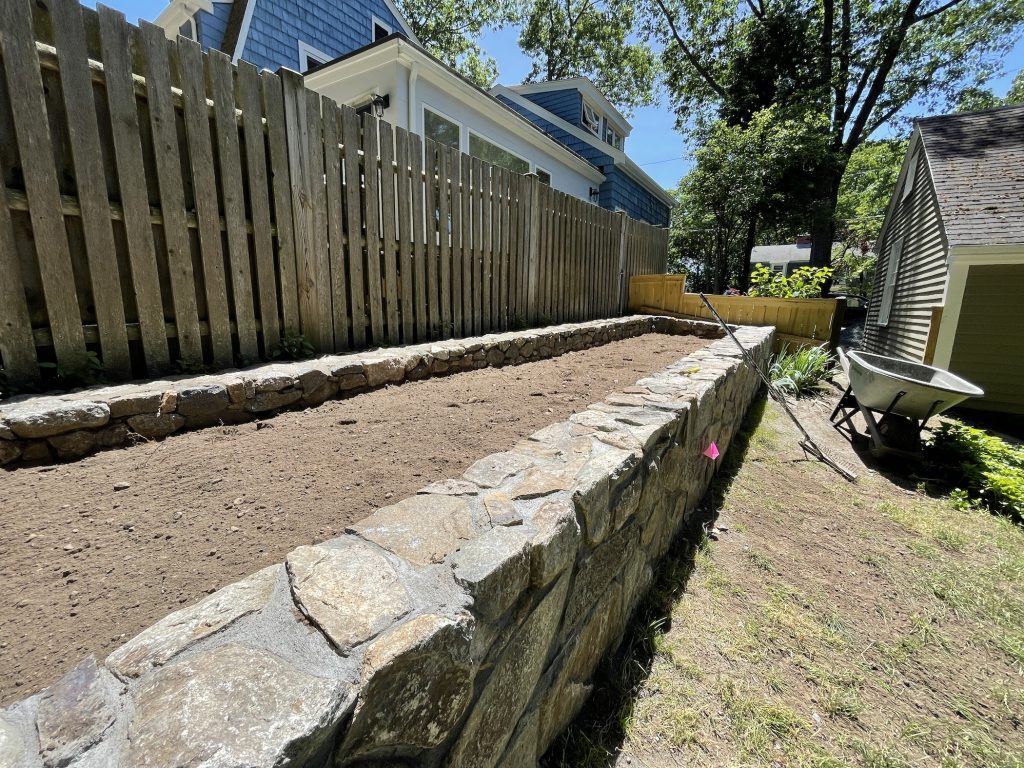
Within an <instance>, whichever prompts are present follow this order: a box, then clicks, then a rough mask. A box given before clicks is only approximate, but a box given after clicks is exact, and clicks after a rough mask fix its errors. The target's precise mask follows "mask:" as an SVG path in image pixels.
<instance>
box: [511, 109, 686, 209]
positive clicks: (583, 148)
mask: <svg viewBox="0 0 1024 768" xmlns="http://www.w3.org/2000/svg"><path fill="white" fill-rule="evenodd" d="M498 99H499V100H500V101H501V102H502V103H504V104H506V105H507V106H509V107H511V108H512V109H514V110H515V111H516V112H518V113H519V114H521V115H522V116H523V117H525V118H526V119H527V120H529V121H530V122H531V123H533V124H534V125H536V126H537V127H539V128H540V129H541V130H542V131H544V133H546V134H547V135H548V136H550V137H551V138H553V139H554V140H555V141H557V142H558V143H559V144H562V145H564V146H566V147H568V148H569V149H571V150H572V151H573V152H575V153H576V154H577V155H579V156H580V157H583V158H584V159H585V160H586V161H587V162H589V163H590V164H591V165H593V166H594V167H595V168H597V169H598V170H599V171H601V173H603V174H604V175H605V181H604V182H603V183H602V184H601V194H600V196H599V198H598V202H599V204H600V205H601V207H602V208H607V209H608V210H610V211H614V210H617V209H621V210H623V211H625V212H626V213H627V214H629V215H630V216H632V217H633V218H634V219H639V220H641V221H646V222H648V223H650V224H654V225H655V226H659V227H667V226H668V222H669V208H668V206H667V205H665V203H663V202H662V201H661V200H660V199H659V198H658V197H657V196H656V195H655V194H654V192H652V191H651V190H649V189H647V187H646V186H644V185H643V184H641V183H640V182H639V181H637V180H636V179H634V178H633V177H632V176H630V175H629V174H627V173H626V172H625V171H623V170H622V169H621V168H618V167H616V166H615V161H614V160H613V159H612V157H611V156H610V155H606V154H605V153H604V152H602V151H601V150H600V149H598V148H597V147H595V146H594V145H592V144H590V143H589V142H586V141H583V140H582V139H580V138H578V137H576V136H573V135H572V134H571V133H569V132H568V131H566V130H565V129H564V128H559V127H558V126H557V125H555V124H554V123H552V122H551V121H549V120H545V119H544V118H543V117H541V116H540V115H538V114H536V113H534V112H532V111H531V110H529V109H527V108H525V107H523V106H522V105H521V104H518V103H516V102H514V101H511V100H510V99H508V98H507V97H505V96H498ZM534 103H536V102H534Z"/></svg>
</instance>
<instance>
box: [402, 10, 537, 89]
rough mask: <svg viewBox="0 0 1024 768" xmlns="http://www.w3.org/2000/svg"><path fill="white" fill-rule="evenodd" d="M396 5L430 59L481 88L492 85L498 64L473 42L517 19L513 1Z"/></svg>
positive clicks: (517, 15)
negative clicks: (487, 31) (443, 64)
mask: <svg viewBox="0 0 1024 768" xmlns="http://www.w3.org/2000/svg"><path fill="white" fill-rule="evenodd" d="M398 6H399V8H400V9H401V11H402V14H403V15H404V16H405V18H406V20H407V21H408V22H409V26H410V27H412V31H413V32H414V33H415V34H416V37H417V38H419V41H420V43H421V44H422V45H423V47H424V48H426V49H427V51H429V52H430V53H431V54H432V55H433V56H436V57H437V58H438V59H440V60H441V61H443V62H444V63H445V64H447V65H448V66H450V67H454V68H455V69H456V70H458V71H459V72H460V73H461V74H462V75H464V76H465V77H467V78H468V79H470V80H472V81H473V82H474V83H476V84H477V85H479V86H480V87H482V88H488V87H490V86H491V85H493V84H494V81H495V80H497V78H498V65H497V62H496V61H495V60H494V59H493V58H492V57H490V56H488V55H487V54H486V53H485V52H484V51H483V49H482V48H481V47H480V46H479V45H478V44H477V42H476V40H477V38H478V37H479V36H480V34H481V33H482V32H483V31H484V30H487V29H498V28H501V27H503V26H505V25H506V24H510V23H512V22H513V21H515V20H516V19H518V18H519V16H520V13H521V9H520V6H519V4H518V2H516V0H494V1H491V0H398Z"/></svg>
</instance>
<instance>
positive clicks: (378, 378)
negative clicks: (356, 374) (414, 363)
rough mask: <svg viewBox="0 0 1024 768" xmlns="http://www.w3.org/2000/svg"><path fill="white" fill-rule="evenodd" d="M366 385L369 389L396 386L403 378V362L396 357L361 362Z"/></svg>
mask: <svg viewBox="0 0 1024 768" xmlns="http://www.w3.org/2000/svg"><path fill="white" fill-rule="evenodd" d="M363 369H364V373H365V375H366V383H367V384H368V385H369V386H371V387H382V386H384V385H385V384H398V383H399V382H400V381H401V380H402V379H403V378H405V361H403V360H401V359H399V358H397V357H384V358H378V359H373V358H371V359H368V360H365V361H364V362H363Z"/></svg>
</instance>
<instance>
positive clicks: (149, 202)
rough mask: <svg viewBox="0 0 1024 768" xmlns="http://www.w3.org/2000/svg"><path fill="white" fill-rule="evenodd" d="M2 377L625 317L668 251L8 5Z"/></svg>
mask: <svg viewBox="0 0 1024 768" xmlns="http://www.w3.org/2000/svg"><path fill="white" fill-rule="evenodd" d="M0 58H2V69H3V74H2V77H0V178H2V179H3V184H2V185H0V368H2V371H3V373H4V375H5V376H6V378H7V379H8V380H9V381H12V382H16V383H17V382H28V381H34V380H36V379H38V377H39V376H40V364H43V365H44V367H45V366H47V365H49V366H50V367H52V366H54V365H55V366H56V367H57V368H58V369H63V370H65V371H74V370H76V369H80V368H81V367H82V366H86V365H88V364H89V362H90V360H91V359H94V358H98V359H99V360H101V362H102V366H103V370H104V374H105V375H106V376H107V377H108V378H111V379H125V378H129V377H132V376H142V375H157V374H161V373H164V372H167V371H173V370H175V368H183V369H184V368H189V369H191V368H193V367H195V366H199V365H203V366H214V367H225V366H231V365H235V364H238V363H239V362H250V361H256V360H258V359H261V358H263V359H266V358H268V357H270V356H272V355H273V353H274V351H275V350H276V349H278V347H279V346H280V345H281V343H282V339H286V340H287V339H288V338H289V337H291V338H294V337H297V336H299V335H301V336H302V337H303V338H304V339H305V340H306V341H307V342H309V343H310V344H312V345H313V347H314V348H315V349H316V350H317V351H320V352H331V351H342V350H349V349H362V348H367V347H371V346H377V345H384V344H392V345H393V344H406V343H412V342H419V341H425V340H430V339H438V338H445V337H453V336H465V335H472V334H479V333H485V332H489V331H496V330H504V329H509V328H518V327H525V326H530V325H536V324H540V323H548V322H561V321H568V320H585V319H591V318H597V317H606V316H611V315H615V314H619V313H620V312H621V311H622V309H623V307H624V301H625V287H626V285H627V284H628V278H629V277H630V276H631V275H635V274H643V273H649V272H661V271H664V268H665V259H666V253H667V232H666V231H665V230H663V229H659V228H656V227H653V226H650V225H648V224H645V223H642V222H639V221H634V220H632V219H630V218H628V217H626V216H624V215H622V214H621V213H612V212H609V211H606V210H604V209H602V208H599V207H597V206H594V205H591V204H590V203H587V202H584V201H582V200H579V199H576V198H574V197H571V196H569V195H566V194H563V193H561V192H558V191H556V190H553V189H550V188H549V187H546V186H544V185H542V184H540V183H539V182H538V181H537V178H536V177H535V176H520V175H517V174H514V173H511V172H509V171H506V170H504V169H501V168H498V167H494V166H491V165H488V164H487V163H484V162H481V161H480V160H478V159H476V158H472V157H470V156H468V155H466V154H460V153H459V152H457V151H455V150H453V149H451V148H449V147H446V146H442V145H438V144H435V143H434V142H432V141H429V140H427V141H424V140H423V139H421V138H420V137H419V136H417V135H414V134H410V133H408V132H406V131H405V130H403V129H401V128H392V126H390V125H389V124H387V123H385V122H382V121H378V120H376V119H375V118H372V117H370V116H368V115H358V114H357V113H356V112H355V111H354V110H352V109H351V108H349V107H346V106H339V105H337V104H336V103H334V102H333V101H331V100H329V99H325V98H322V97H320V96H319V95H318V94H316V93H314V92H312V91H309V90H307V89H306V88H304V87H303V85H302V79H301V77H300V76H299V75H298V74H296V73H294V72H291V71H289V70H280V71H279V72H278V73H270V72H266V71H263V72H260V71H258V70H257V69H256V68H255V67H254V66H252V65H250V64H248V63H246V62H239V64H238V65H237V66H235V65H233V64H232V63H231V61H230V60H229V58H228V57H227V56H226V55H224V54H223V53H221V52H219V51H210V52H209V53H204V52H202V51H201V49H200V48H199V46H198V45H197V44H196V43H194V42H192V41H190V40H186V39H184V38H179V39H178V40H177V41H169V40H167V39H166V37H165V35H164V32H163V30H162V29H160V28H158V27H156V26H154V25H152V24H147V23H145V22H143V23H142V24H141V26H140V27H136V26H133V25H130V24H128V23H126V21H125V19H124V17H123V16H122V15H121V14H119V13H116V12H114V11H112V10H110V9H107V8H102V7H101V8H100V9H99V11H98V12H94V11H91V10H89V9H85V8H82V7H81V6H80V5H79V4H78V2H77V0H0Z"/></svg>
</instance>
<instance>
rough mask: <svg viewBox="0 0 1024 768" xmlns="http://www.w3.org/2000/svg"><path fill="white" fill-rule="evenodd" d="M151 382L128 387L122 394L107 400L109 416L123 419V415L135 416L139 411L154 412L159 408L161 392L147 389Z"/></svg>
mask: <svg viewBox="0 0 1024 768" xmlns="http://www.w3.org/2000/svg"><path fill="white" fill-rule="evenodd" d="M151 386H152V385H151V384H147V385H145V386H142V387H138V388H129V389H127V390H126V391H124V392H123V393H122V394H119V395H116V396H114V397H112V398H110V400H108V401H107V405H108V406H109V408H110V418H112V419H123V418H124V417H125V416H135V415H137V414H140V413H156V412H157V411H158V410H159V409H160V400H161V399H162V398H163V392H162V391H161V390H159V389H149V388H148V387H151Z"/></svg>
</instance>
